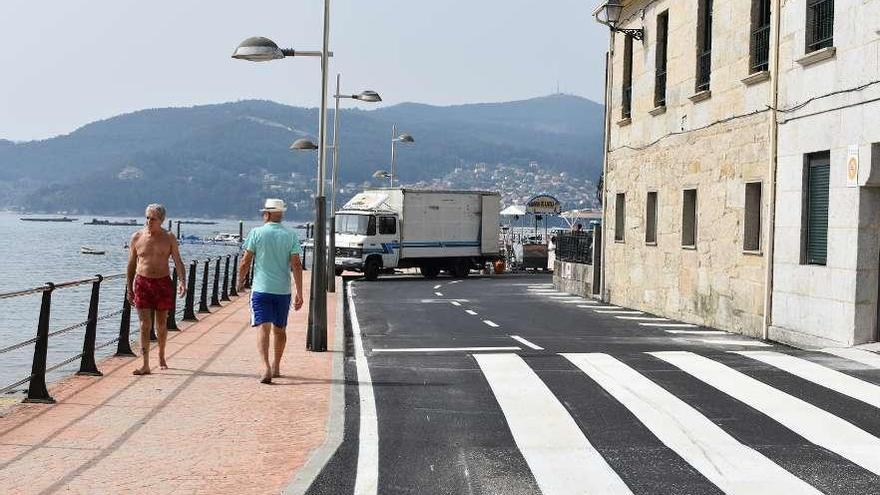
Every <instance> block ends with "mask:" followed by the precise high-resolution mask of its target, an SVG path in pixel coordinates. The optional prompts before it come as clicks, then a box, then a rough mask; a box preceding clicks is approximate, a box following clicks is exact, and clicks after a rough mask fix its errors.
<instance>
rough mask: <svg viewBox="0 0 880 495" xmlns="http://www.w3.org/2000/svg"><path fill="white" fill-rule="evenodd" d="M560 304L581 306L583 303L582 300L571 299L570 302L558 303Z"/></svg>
mask: <svg viewBox="0 0 880 495" xmlns="http://www.w3.org/2000/svg"><path fill="white" fill-rule="evenodd" d="M559 302H561V303H562V304H583V303H584V302H585V301H584V300H583V299H582V298H580V297H579V298H577V299H572V300H571V301H559Z"/></svg>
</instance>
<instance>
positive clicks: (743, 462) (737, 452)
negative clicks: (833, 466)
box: [562, 354, 820, 494]
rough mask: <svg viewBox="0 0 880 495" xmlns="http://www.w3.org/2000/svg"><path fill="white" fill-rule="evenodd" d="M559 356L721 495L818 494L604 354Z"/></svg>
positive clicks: (670, 395) (664, 390) (644, 378)
mask: <svg viewBox="0 0 880 495" xmlns="http://www.w3.org/2000/svg"><path fill="white" fill-rule="evenodd" d="M562 356H563V357H565V358H566V359H568V360H569V361H571V362H572V363H574V365H575V366H577V367H578V368H580V369H581V370H582V371H583V372H584V373H586V374H587V375H589V376H590V378H592V379H593V380H594V381H596V383H598V384H599V385H600V386H601V387H602V388H604V389H605V390H606V391H607V392H608V393H609V394H611V395H612V396H613V397H614V398H615V399H616V400H617V401H618V402H620V403H621V404H623V405H624V406H625V407H626V408H627V409H629V410H630V411H631V412H632V413H633V414H634V415H635V416H636V418H637V419H638V420H639V421H641V422H642V424H644V425H645V426H646V427H647V428H648V429H649V430H651V432H652V433H653V434H654V435H656V436H657V438H658V439H659V440H660V441H661V442H663V443H664V444H665V445H666V446H667V447H669V448H670V449H672V450H673V451H675V452H676V453H677V454H678V455H680V456H681V458H682V459H684V460H685V461H687V462H688V464H690V465H691V466H693V467H694V468H695V469H696V470H697V471H699V472H700V473H702V474H703V475H704V476H705V477H706V478H707V479H709V481H711V482H712V483H715V485H717V486H718V488H720V489H721V490H722V491H724V492H725V493H729V494H753V493H798V494H800V493H805V494H806V493H810V494H818V493H820V492H819V491H818V490H816V489H815V488H813V487H812V486H810V485H809V484H807V483H805V482H804V481H803V480H801V479H799V478H797V477H796V476H794V475H793V474H791V473H789V472H788V471H786V470H785V469H783V468H781V467H780V466H778V465H777V464H775V463H774V462H773V461H771V460H770V459H768V458H766V457H764V456H763V455H762V454H761V453H759V452H757V451H755V450H754V449H752V448H750V447H748V446H746V445H743V444H742V443H740V442H738V441H737V440H736V439H735V438H733V437H732V436H730V435H729V434H727V433H726V432H725V431H724V430H722V429H721V428H720V427H718V425H716V424H715V423H713V422H712V421H710V420H709V419H708V418H706V417H705V416H703V415H702V414H700V413H699V412H698V411H697V410H696V409H694V408H693V407H691V406H690V405H688V404H687V403H685V402H684V401H682V400H681V399H679V398H678V397H676V396H674V395H673V394H671V393H669V392H668V391H667V390H666V389H664V388H663V387H661V386H659V385H657V384H656V383H654V382H652V381H651V380H649V379H648V378H646V377H645V376H644V375H642V374H641V373H639V372H637V371H636V370H634V369H632V368H630V367H629V366H627V365H626V364H624V363H622V362H620V361H618V360H617V359H615V358H613V357H611V356H609V355H607V354H562Z"/></svg>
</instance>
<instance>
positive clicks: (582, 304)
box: [578, 301, 599, 308]
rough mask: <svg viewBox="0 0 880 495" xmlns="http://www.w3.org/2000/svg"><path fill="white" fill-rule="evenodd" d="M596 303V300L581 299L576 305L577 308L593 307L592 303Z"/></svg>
mask: <svg viewBox="0 0 880 495" xmlns="http://www.w3.org/2000/svg"><path fill="white" fill-rule="evenodd" d="M597 304H599V303H597V302H596V301H582V302H581V304H580V305H578V307H579V308H593V307H595V306H594V305H597Z"/></svg>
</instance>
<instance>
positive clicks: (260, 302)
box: [251, 292, 290, 328]
mask: <svg viewBox="0 0 880 495" xmlns="http://www.w3.org/2000/svg"><path fill="white" fill-rule="evenodd" d="M288 313H290V294H269V293H268V292H251V326H252V327H256V326H260V325H262V324H263V323H271V324H273V325H275V326H276V327H280V328H284V327H286V326H287V315H288Z"/></svg>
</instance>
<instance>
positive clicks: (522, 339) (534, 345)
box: [510, 335, 544, 351]
mask: <svg viewBox="0 0 880 495" xmlns="http://www.w3.org/2000/svg"><path fill="white" fill-rule="evenodd" d="M510 338H512V339H513V340H515V341H517V342H519V343H520V344H522V345H524V346H526V347H531V348H532V349H534V350H536V351H543V350H544V348H543V347H541V346H539V345H536V344H533V343H531V342H529V341H528V340H526V339H524V338H522V337H520V336H519V335H511V336H510Z"/></svg>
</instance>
